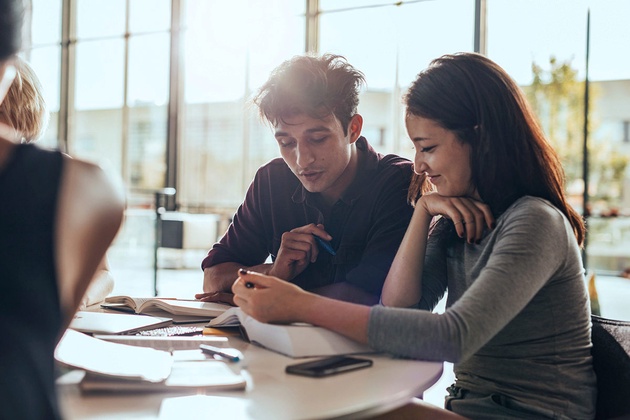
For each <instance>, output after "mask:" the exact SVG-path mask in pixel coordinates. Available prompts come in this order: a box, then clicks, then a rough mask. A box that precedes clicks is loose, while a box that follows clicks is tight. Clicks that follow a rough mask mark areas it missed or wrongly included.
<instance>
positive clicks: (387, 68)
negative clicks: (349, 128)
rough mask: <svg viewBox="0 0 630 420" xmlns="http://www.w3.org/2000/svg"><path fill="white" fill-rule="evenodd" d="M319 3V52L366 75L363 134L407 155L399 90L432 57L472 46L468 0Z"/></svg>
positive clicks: (471, 4) (330, 0) (384, 149)
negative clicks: (340, 57) (332, 55)
mask: <svg viewBox="0 0 630 420" xmlns="http://www.w3.org/2000/svg"><path fill="white" fill-rule="evenodd" d="M320 6H321V15H320V40H319V45H320V51H321V52H322V53H323V52H330V53H335V54H340V55H343V56H345V57H346V58H347V59H348V61H349V62H350V63H351V64H352V65H353V66H355V67H356V68H357V69H359V70H361V71H362V72H363V73H364V74H365V76H366V80H367V89H366V90H365V91H364V93H363V95H362V96H361V99H360V103H359V112H360V113H361V114H362V115H363V117H364V129H363V135H364V136H365V137H366V138H367V139H368V141H369V142H370V143H371V144H372V145H373V146H374V147H375V148H376V150H378V151H379V152H382V153H397V154H400V155H403V156H406V157H411V156H412V148H411V145H410V142H409V140H408V139H407V135H406V132H405V130H404V126H403V118H402V102H401V99H400V98H401V94H402V93H403V92H404V90H405V89H406V88H407V87H408V86H409V84H411V82H412V81H413V79H414V77H415V76H416V74H418V72H419V71H420V70H422V69H423V68H425V67H426V66H427V65H428V64H429V62H430V61H431V60H432V59H433V58H436V57H438V56H440V55H443V54H447V53H453V52H457V51H472V49H473V35H474V29H473V28H474V2H470V1H466V0H444V1H435V2H418V3H409V4H405V3H402V4H400V5H392V4H391V2H382V1H381V2H377V1H373V2H367V4H366V2H357V1H351V0H346V1H334V0H322V1H321V2H320ZM454 10H457V13H453V11H454Z"/></svg>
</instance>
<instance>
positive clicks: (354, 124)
mask: <svg viewBox="0 0 630 420" xmlns="http://www.w3.org/2000/svg"><path fill="white" fill-rule="evenodd" d="M362 128H363V117H362V116H361V115H360V114H354V116H353V117H352V118H351V119H350V123H349V124H348V136H349V138H350V143H354V142H355V141H357V139H358V138H359V136H360V135H361V129H362Z"/></svg>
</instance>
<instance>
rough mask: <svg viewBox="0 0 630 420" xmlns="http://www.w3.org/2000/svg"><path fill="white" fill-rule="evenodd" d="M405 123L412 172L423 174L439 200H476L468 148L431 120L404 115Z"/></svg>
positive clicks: (452, 134) (453, 134) (477, 197)
mask: <svg viewBox="0 0 630 420" xmlns="http://www.w3.org/2000/svg"><path fill="white" fill-rule="evenodd" d="M405 123H406V126H407V133H408V134H409V138H410V139H411V141H412V142H413V145H414V149H415V151H416V154H415V157H414V170H415V172H416V173H417V174H422V173H425V174H426V176H427V178H428V179H429V181H431V183H432V184H433V185H434V186H435V188H436V190H437V192H438V194H440V195H442V196H448V197H461V196H467V197H473V198H476V199H479V195H478V194H477V191H476V189H475V187H474V186H473V184H472V175H471V174H472V171H471V168H470V153H471V147H470V145H468V144H466V143H464V142H462V141H460V140H459V139H458V138H457V136H456V135H455V133H453V132H452V131H450V130H447V129H445V128H443V127H441V126H440V125H439V124H437V123H436V122H435V121H433V120H429V119H426V118H422V117H418V116H415V115H408V116H407V118H406V120H405Z"/></svg>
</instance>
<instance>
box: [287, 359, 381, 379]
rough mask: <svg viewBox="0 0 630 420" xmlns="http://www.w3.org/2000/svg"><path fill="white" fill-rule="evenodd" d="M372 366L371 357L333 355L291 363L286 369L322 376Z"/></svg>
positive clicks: (306, 374) (294, 372) (317, 376)
mask: <svg viewBox="0 0 630 420" xmlns="http://www.w3.org/2000/svg"><path fill="white" fill-rule="evenodd" d="M370 366H372V361H371V360H370V359H361V358H358V357H349V356H333V357H326V358H324V359H319V360H313V361H310V362H303V363H297V364H294V365H289V366H287V367H286V369H285V371H286V372H287V373H292V374H295V375H304V376H312V377H316V378H321V377H324V376H330V375H335V374H337V373H341V372H349V371H351V370H356V369H361V368H366V367H370Z"/></svg>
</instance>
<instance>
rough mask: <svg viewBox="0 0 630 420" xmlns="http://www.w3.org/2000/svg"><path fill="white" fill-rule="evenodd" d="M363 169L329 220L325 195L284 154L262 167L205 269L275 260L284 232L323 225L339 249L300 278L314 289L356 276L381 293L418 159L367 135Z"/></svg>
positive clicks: (403, 225)
mask: <svg viewBox="0 0 630 420" xmlns="http://www.w3.org/2000/svg"><path fill="white" fill-rule="evenodd" d="M356 145H357V151H358V152H359V168H358V171H357V176H356V178H355V180H354V181H353V183H352V184H351V185H350V186H349V187H348V189H347V190H346V191H345V192H344V194H343V195H342V197H341V198H340V199H339V200H338V201H337V202H336V203H335V204H334V205H333V207H332V209H331V210H330V212H329V214H328V215H327V216H326V217H327V218H325V215H324V212H323V211H322V210H321V209H320V208H319V207H318V204H317V203H318V200H317V196H318V195H319V194H317V193H310V192H308V191H307V190H306V189H305V188H304V187H303V186H302V184H301V183H300V181H299V179H298V178H297V177H296V176H295V175H294V174H293V173H292V172H291V169H290V168H289V167H288V166H287V164H286V163H285V162H284V160H282V159H281V158H277V159H274V160H272V161H271V162H269V163H267V164H266V165H264V166H262V167H261V168H260V169H258V171H257V172H256V176H255V177H254V180H253V182H252V184H251V185H250V186H249V189H248V191H247V194H246V196H245V201H244V202H243V203H242V204H241V206H240V207H239V208H238V210H237V211H236V214H235V215H234V218H233V221H232V223H231V224H230V226H229V228H228V230H227V232H226V233H225V235H224V236H223V237H222V238H221V240H220V241H219V242H218V243H216V244H214V246H213V247H212V249H211V250H210V252H209V253H208V255H207V257H206V258H205V259H204V260H203V262H202V265H201V267H202V268H203V269H205V268H207V267H211V266H213V265H216V264H221V263H225V262H237V263H240V264H243V265H244V266H246V267H251V266H254V265H258V264H262V263H264V262H265V261H266V260H267V258H268V257H269V256H271V258H272V261H273V260H275V258H276V256H277V255H278V250H279V249H280V243H281V240H282V234H283V233H285V232H288V231H290V230H292V229H294V228H297V227H301V226H305V225H308V224H310V223H315V224H318V223H322V224H323V225H324V227H325V229H326V231H327V232H328V233H329V234H330V235H331V236H332V241H330V242H331V245H332V247H333V248H334V250H335V252H336V255H335V256H332V255H331V254H329V253H327V252H325V251H324V250H323V249H322V250H321V251H320V252H319V254H318V257H317V261H315V262H314V263H311V264H309V266H308V267H307V268H306V269H305V270H304V271H303V272H302V273H300V274H299V275H298V276H296V277H295V278H294V279H293V280H292V282H293V283H295V284H297V285H298V286H300V287H302V288H304V289H306V290H311V289H315V288H318V287H321V286H326V285H329V284H333V283H340V282H348V283H350V284H352V285H354V286H357V287H359V288H361V289H363V290H365V291H367V292H368V293H370V294H373V295H376V296H380V293H381V288H382V287H383V283H384V281H385V277H386V276H387V272H388V271H389V267H390V265H391V263H392V261H393V259H394V256H395V254H396V251H397V250H398V246H399V245H400V242H401V241H402V238H403V236H404V233H405V230H406V229H407V225H408V224H409V220H410V219H411V215H412V213H413V208H412V207H411V205H409V204H408V203H407V190H408V187H409V183H410V180H411V175H412V173H413V165H412V163H411V162H410V161H409V160H407V159H404V158H401V157H399V156H396V155H387V156H383V155H381V154H379V153H376V152H375V151H374V149H373V148H372V147H371V146H370V145H369V144H368V142H367V140H366V139H365V138H364V137H360V138H359V139H358V140H357V142H356Z"/></svg>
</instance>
